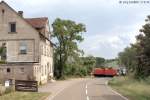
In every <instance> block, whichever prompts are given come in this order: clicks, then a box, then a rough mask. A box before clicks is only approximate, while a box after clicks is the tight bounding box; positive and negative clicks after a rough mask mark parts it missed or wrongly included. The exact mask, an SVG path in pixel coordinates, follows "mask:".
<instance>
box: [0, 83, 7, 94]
mask: <svg viewBox="0 0 150 100" xmlns="http://www.w3.org/2000/svg"><path fill="white" fill-rule="evenodd" d="M5 91H6V88H5V87H4V86H2V85H0V96H1V95H3V94H4V93H5Z"/></svg>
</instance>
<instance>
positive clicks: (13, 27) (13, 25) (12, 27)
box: [9, 22, 16, 32]
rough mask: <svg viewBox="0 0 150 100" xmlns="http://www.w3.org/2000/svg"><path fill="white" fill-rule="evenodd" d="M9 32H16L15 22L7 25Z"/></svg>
mask: <svg viewBox="0 0 150 100" xmlns="http://www.w3.org/2000/svg"><path fill="white" fill-rule="evenodd" d="M9 27H10V32H16V22H10V23H9Z"/></svg>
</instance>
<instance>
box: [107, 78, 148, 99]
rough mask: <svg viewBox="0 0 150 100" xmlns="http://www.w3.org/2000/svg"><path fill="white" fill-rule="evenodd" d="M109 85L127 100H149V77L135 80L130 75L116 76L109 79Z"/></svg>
mask: <svg viewBox="0 0 150 100" xmlns="http://www.w3.org/2000/svg"><path fill="white" fill-rule="evenodd" d="M109 85H111V86H112V87H113V88H114V89H115V90H116V91H118V92H120V93H121V94H122V95H124V96H126V97H127V98H129V100H150V90H149V89H150V79H147V80H137V79H134V78H131V77H116V78H113V79H112V80H111V81H109Z"/></svg>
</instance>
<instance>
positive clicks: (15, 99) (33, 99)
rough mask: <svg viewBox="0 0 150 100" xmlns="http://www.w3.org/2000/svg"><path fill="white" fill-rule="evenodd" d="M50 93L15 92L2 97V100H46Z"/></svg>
mask: <svg viewBox="0 0 150 100" xmlns="http://www.w3.org/2000/svg"><path fill="white" fill-rule="evenodd" d="M49 94H50V93H36V92H14V93H9V94H5V95H3V96H0V100H44V99H46V97H47V96H48V95H49Z"/></svg>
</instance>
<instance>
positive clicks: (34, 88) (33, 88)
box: [15, 80, 38, 92]
mask: <svg viewBox="0 0 150 100" xmlns="http://www.w3.org/2000/svg"><path fill="white" fill-rule="evenodd" d="M15 90H16V91H26V92H38V82H37V81H24V80H15Z"/></svg>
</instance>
